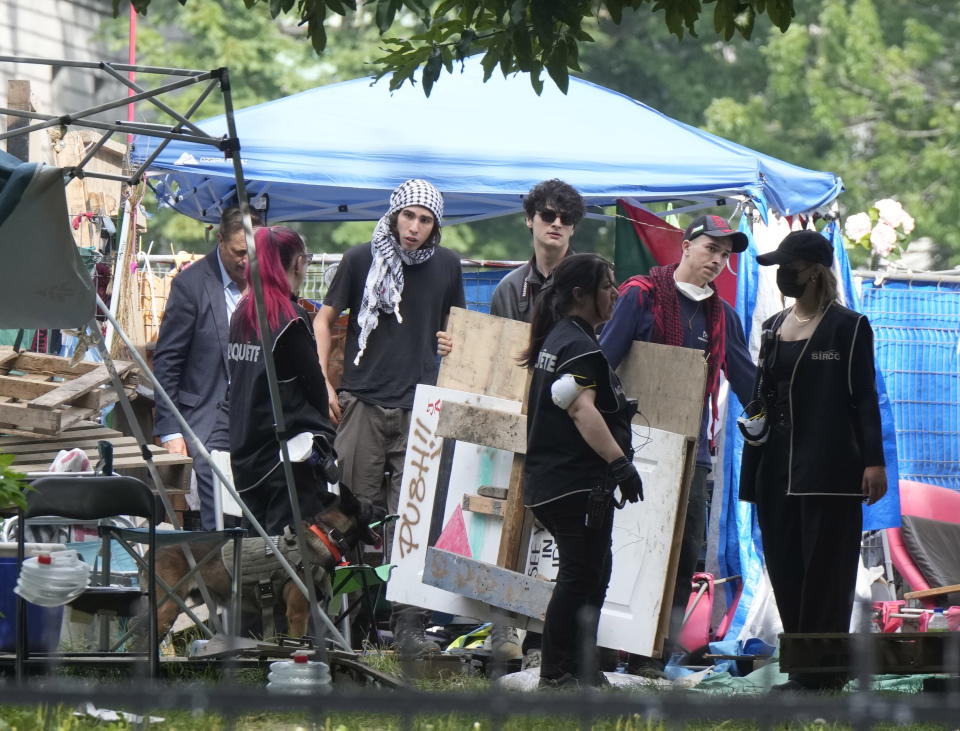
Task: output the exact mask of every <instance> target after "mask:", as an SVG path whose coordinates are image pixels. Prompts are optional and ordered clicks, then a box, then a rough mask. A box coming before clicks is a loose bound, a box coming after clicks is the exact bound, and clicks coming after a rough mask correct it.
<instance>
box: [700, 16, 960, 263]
mask: <svg viewBox="0 0 960 731" xmlns="http://www.w3.org/2000/svg"><path fill="white" fill-rule="evenodd" d="M958 30H960V8H958V7H957V6H956V4H955V3H952V2H931V3H924V4H908V3H905V2H899V1H898V0H823V1H822V2H821V3H819V12H818V13H817V14H816V15H815V16H814V17H811V18H810V19H809V21H808V22H797V23H795V24H794V25H793V27H791V29H790V30H789V31H788V32H787V33H785V34H782V35H781V34H771V35H769V36H768V38H767V39H766V42H765V43H764V45H763V47H762V53H763V55H764V57H765V59H766V66H767V75H766V82H765V83H764V84H762V85H760V86H758V87H757V88H755V89H754V90H753V91H752V92H751V93H750V94H749V95H746V96H745V97H741V98H739V99H737V98H734V97H733V96H728V97H723V98H718V99H716V100H715V101H714V102H713V103H712V104H711V105H710V107H709V108H708V110H707V113H706V119H705V121H706V126H707V127H708V128H709V129H710V130H711V131H712V132H715V133H717V134H720V135H722V136H724V137H728V138H730V139H733V140H735V141H738V142H742V143H744V144H748V145H750V146H751V147H754V148H756V149H759V150H763V151H764V152H767V153H769V154H772V155H775V156H778V157H781V158H783V159H786V160H789V161H791V162H794V163H797V164H800V165H803V166H805V167H811V168H817V169H822V170H832V171H834V172H836V173H838V174H839V175H840V176H841V177H842V178H843V181H844V185H845V187H846V192H845V193H844V195H843V196H841V199H840V202H841V205H842V207H843V210H844V211H859V210H866V209H867V208H869V206H870V205H871V204H872V202H873V201H875V200H878V199H881V198H888V197H892V198H896V199H897V200H899V201H900V202H901V203H902V204H903V205H904V206H905V207H906V208H907V210H909V211H911V212H913V214H914V215H915V216H916V219H917V228H916V229H915V231H914V236H924V235H926V236H930V237H932V238H933V240H934V241H935V242H936V243H937V245H938V248H939V259H940V263H941V264H951V265H952V264H957V263H960V230H958V228H957V226H956V221H957V211H958V210H960V190H958V188H957V186H956V184H955V181H956V180H957V179H958V176H960V155H958V154H957V151H958V146H960V117H958V115H957V102H956V78H957V71H958V67H957V64H958V62H957V59H958V55H957V52H958V51H960V48H958V44H960V41H958V36H957V32H958Z"/></svg>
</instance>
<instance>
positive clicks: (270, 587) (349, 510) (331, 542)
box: [138, 485, 384, 639]
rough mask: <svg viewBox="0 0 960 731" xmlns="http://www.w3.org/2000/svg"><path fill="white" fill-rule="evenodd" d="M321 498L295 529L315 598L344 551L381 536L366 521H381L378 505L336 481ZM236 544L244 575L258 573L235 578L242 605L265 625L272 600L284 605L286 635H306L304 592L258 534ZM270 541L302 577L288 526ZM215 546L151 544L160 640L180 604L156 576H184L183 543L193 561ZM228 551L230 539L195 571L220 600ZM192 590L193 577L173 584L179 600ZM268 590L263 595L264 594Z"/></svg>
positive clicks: (226, 583)
mask: <svg viewBox="0 0 960 731" xmlns="http://www.w3.org/2000/svg"><path fill="white" fill-rule="evenodd" d="M325 503H326V504H325V506H324V508H323V509H322V510H321V511H320V512H318V513H317V514H316V515H314V516H312V517H310V518H308V519H305V520H304V521H303V524H302V525H301V530H300V535H301V536H302V537H303V539H304V541H305V542H306V549H307V550H308V551H312V552H313V554H314V557H313V559H312V562H313V563H314V565H315V566H316V567H317V568H318V569H319V571H318V573H315V574H314V576H313V581H314V585H315V586H316V587H317V593H318V597H320V596H323V595H324V594H325V593H327V594H328V592H329V576H330V575H332V573H333V570H334V569H335V568H336V566H337V565H338V564H340V563H341V561H342V560H343V558H344V554H346V553H347V552H348V551H350V550H352V549H353V548H355V547H356V546H357V545H358V544H359V543H366V544H368V545H377V544H379V543H380V541H381V540H382V538H381V536H380V535H379V534H378V533H377V532H376V531H375V530H374V529H372V528H370V527H369V526H370V524H371V523H373V522H374V521H376V520H378V519H379V520H382V519H383V517H384V514H383V511H382V510H379V509H378V508H375V507H374V506H372V505H370V504H369V503H367V502H366V501H361V500H358V499H357V498H356V497H354V495H353V494H352V493H351V492H350V490H349V489H348V488H347V487H346V486H344V485H341V486H340V494H339V495H336V494H335V493H326V494H325ZM241 543H242V544H243V558H244V564H243V566H242V569H241V570H242V572H243V574H244V576H245V577H246V575H248V574H249V573H250V569H254V570H255V571H256V573H257V575H258V576H259V577H260V579H259V580H256V579H257V576H254V579H255V580H254V581H253V582H252V583H251V582H250V581H247V582H245V581H244V578H243V577H242V578H241V589H242V607H243V609H244V610H247V611H249V610H251V609H254V610H257V611H262V614H263V616H264V618H265V624H267V623H268V619H269V620H270V622H269V623H270V624H272V604H273V603H274V602H276V603H278V604H280V605H281V607H282V608H283V609H284V613H285V616H286V619H287V634H288V635H289V636H291V637H303V636H304V635H306V634H307V623H308V620H309V617H310V607H309V603H308V600H307V597H305V596H304V595H303V592H301V591H300V589H299V588H298V587H297V586H296V584H294V582H293V581H292V580H291V579H290V577H289V575H288V574H287V573H286V571H285V570H284V569H283V567H282V566H281V565H280V562H279V561H278V560H277V559H276V557H275V556H274V555H272V551H270V550H268V549H267V548H266V543H265V541H264V539H263V538H260V537H259V536H258V537H255V538H244V539H242V540H241ZM271 544H272V545H274V546H276V547H278V549H279V550H281V552H282V553H283V554H284V555H285V557H287V560H288V561H289V562H290V564H291V565H292V566H293V567H294V568H295V569H296V570H297V573H298V575H299V576H300V578H301V579H303V580H304V581H306V580H307V579H306V575H305V571H304V562H303V561H301V559H300V557H299V553H298V550H297V548H296V539H295V536H294V535H293V533H292V532H291V531H290V529H289V527H288V529H287V531H286V532H285V534H284V535H283V536H276V537H274V538H273V539H272V540H271ZM216 546H217V541H209V540H207V541H195V542H191V543H185V544H181V545H175V546H164V547H161V548H158V549H157V559H156V574H157V579H158V582H157V595H158V599H159V602H158V606H157V636H158V638H160V639H162V638H163V637H165V636H166V634H167V632H169V631H170V628H171V627H172V626H173V623H174V622H175V621H176V619H177V617H178V616H179V615H180V612H181V608H180V606H179V605H178V604H177V603H176V602H175V601H173V600H172V599H170V598H169V597H167V596H166V595H165V593H164V590H163V586H162V584H160V582H159V580H160V579H162V580H163V581H164V582H166V583H167V585H169V586H171V587H173V586H176V585H177V583H178V582H179V581H181V579H183V577H185V576H186V575H187V573H188V572H189V568H190V567H189V565H188V563H187V559H186V556H185V555H184V548H186V549H187V550H189V551H190V553H191V554H192V555H193V558H194V560H195V562H197V563H199V562H200V561H201V559H203V557H204V556H206V555H207V554H208V553H210V551H211V550H215V549H216ZM232 556H233V543H232V542H230V543H228V544H226V545H225V546H224V547H223V548H222V549H221V551H220V554H219V556H214V557H213V558H212V559H210V560H208V561H207V562H206V563H204V564H203V565H202V566H201V567H200V570H199V572H198V573H199V574H200V576H202V577H203V581H204V583H205V584H206V586H207V589H208V590H209V592H210V595H211V597H212V598H213V599H214V600H215V601H217V602H218V603H220V604H221V605H223V604H226V603H227V602H229V600H230V593H231V587H232V583H233V579H232V575H231V572H232V570H233V560H232ZM249 556H254V557H255V559H254V560H253V561H252V562H248V561H247V559H248V557H249ZM248 563H253V564H255V566H251V567H249V568H248ZM266 577H269V578H266ZM146 585H147V576H146V572H145V570H142V571H141V572H140V586H146ZM265 586H266V587H267V588H265ZM325 589H326V591H325ZM196 591H198V582H197V581H196V577H195V576H194V577H191V580H190V581H188V582H184V584H183V585H182V586H179V587H177V590H176V593H177V595H178V596H180V598H181V599H186V597H187V596H188V595H190V594H191V593H195V592H196ZM268 594H269V597H268V599H265V597H267V595H268ZM328 598H329V597H328ZM143 619H144V618H140V620H141V621H140V622H138V624H139V625H140V626H141V627H142V628H145V627H146V622H144V621H142V620H143ZM263 631H264V634H265V635H267V634H269V632H268V628H267V627H266V626H265V627H264V628H263Z"/></svg>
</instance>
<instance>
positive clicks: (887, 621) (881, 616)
mask: <svg viewBox="0 0 960 731" xmlns="http://www.w3.org/2000/svg"><path fill="white" fill-rule="evenodd" d="M905 604H906V602H905V601H903V600H902V599H898V600H896V601H887V602H874V603H873V611H874V616H875V617H876V618H877V619H878V620H879V623H878V627H879V628H880V631H881V632H896V631H897V630H898V629H900V628H901V627H902V626H903V619H902V618H901V617H891V616H890V615H891V614H899V613H900V610H901V609H902V608H903V607H904V605H905Z"/></svg>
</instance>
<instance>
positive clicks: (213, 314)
mask: <svg viewBox="0 0 960 731" xmlns="http://www.w3.org/2000/svg"><path fill="white" fill-rule="evenodd" d="M253 225H254V226H258V225H260V222H259V220H257V218H256V216H255V215H254V221H253ZM217 240H218V245H217V247H216V248H215V249H214V250H213V251H211V252H210V253H209V254H207V255H206V256H205V257H204V258H203V259H201V260H200V261H198V262H195V263H194V264H192V265H190V266H189V267H187V268H186V269H184V270H183V271H182V272H180V274H178V275H177V276H176V277H174V279H173V285H172V286H171V288H170V297H169V298H168V299H167V306H166V309H165V310H164V314H163V322H161V324H160V334H159V335H158V337H157V348H156V351H155V353H154V356H153V373H154V375H155V376H156V378H157V381H158V382H159V383H160V385H161V386H163V389H164V390H165V391H166V392H167V394H168V395H169V396H170V398H171V400H172V401H173V402H174V403H175V404H176V405H177V409H178V410H179V411H180V413H181V414H183V418H184V419H186V421H187V423H188V424H189V425H190V428H191V429H193V431H194V432H196V434H197V437H198V438H199V439H200V441H201V442H203V444H204V446H207V448H208V449H209V448H210V447H209V446H208V441H209V439H210V436H211V434H212V433H213V431H214V426H215V425H216V422H217V411H218V409H217V405H218V404H219V403H220V402H221V401H222V400H223V398H224V396H225V395H226V391H227V383H228V375H227V374H228V370H227V340H228V335H229V332H230V317H231V315H233V310H234V309H235V308H236V306H237V302H239V301H240V297H241V295H242V294H243V288H244V287H245V286H246V279H245V277H246V268H247V242H246V237H245V236H244V232H243V217H242V215H241V213H240V209H239V208H235V207H234V208H228V209H227V210H225V211H224V212H223V216H222V217H221V218H220V231H219V232H218V233H217ZM154 433H155V434H156V435H157V436H159V437H160V441H161V443H162V444H163V446H164V447H165V448H166V449H167V450H168V451H169V452H173V453H175V454H183V455H189V456H193V455H190V449H189V448H188V446H187V443H186V441H185V440H184V438H183V434H181V432H180V425H179V424H178V423H177V421H176V420H175V418H174V416H173V413H171V411H170V409H169V408H167V406H166V404H164V403H163V402H162V401H160V400H158V401H157V417H156V421H155V422H154ZM193 470H194V473H195V475H196V478H197V494H198V497H199V500H200V521H201V526H202V528H203V529H204V530H212V529H213V528H214V527H215V523H216V515H215V512H214V499H213V473H212V472H211V470H210V466H209V465H208V464H207V463H206V461H205V460H203V459H202V458H201V459H197V460H196V461H194V463H193Z"/></svg>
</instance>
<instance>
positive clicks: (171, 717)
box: [0, 707, 946, 731]
mask: <svg viewBox="0 0 960 731" xmlns="http://www.w3.org/2000/svg"><path fill="white" fill-rule="evenodd" d="M154 715H159V716H162V717H163V719H164V721H163V723H161V724H157V725H156V726H154V728H162V729H164V730H165V731H166V730H170V731H221V729H225V728H226V724H225V722H224V719H223V718H222V717H221V716H217V715H214V714H206V713H204V714H193V713H188V712H183V711H173V712H168V713H158V714H154ZM233 727H234V728H235V729H237V730H238V731H400V729H404V728H410V729H412V731H490V729H491V728H492V726H491V723H490V721H489V720H488V719H486V718H482V717H478V716H477V715H476V714H470V713H461V714H452V715H447V716H437V715H426V714H425V715H423V716H420V717H417V718H415V719H414V720H413V721H412V723H411V724H410V726H404V725H403V724H402V723H401V721H400V719H399V718H394V717H390V716H384V715H378V714H337V715H333V716H330V717H327V718H324V719H322V720H319V719H318V720H315V721H314V720H311V719H310V718H309V717H307V716H305V715H302V714H293V713H289V714H280V713H260V714H246V715H244V716H242V717H240V718H237V719H235V721H234V726H233ZM135 728H138V726H136V725H134V724H130V723H127V722H123V721H120V722H116V723H105V722H102V721H96V720H94V719H91V718H85V717H79V716H75V715H73V711H72V710H71V709H68V708H64V707H50V708H29V709H10V708H0V731H13V730H16V731H33V730H34V729H45V730H47V731H54V730H55V731H81V730H84V729H116V730H117V731H121V730H126V729H131V730H132V729H135ZM501 728H502V729H503V730H504V731H578V730H579V729H580V725H579V722H578V721H576V720H574V719H570V720H566V719H558V718H517V719H512V720H509V721H507V722H506V723H504V725H503V726H501ZM591 728H592V729H595V731H668V729H671V728H673V727H672V726H670V725H668V724H666V723H662V722H651V721H648V720H646V719H644V718H641V717H639V716H633V717H623V718H617V719H609V720H602V721H598V722H596V723H595V724H594V725H593V726H592V727H591ZM685 728H686V729H688V730H689V731H709V730H712V729H722V730H723V731H754V730H756V731H759V729H760V728H761V727H760V726H759V725H757V724H751V723H739V722H732V721H723V722H719V723H718V722H709V721H705V722H702V723H691V724H688V725H686V726H685ZM773 728H774V729H777V730H778V731H828V730H829V731H841V730H846V729H850V728H851V727H850V726H844V725H840V724H830V723H804V724H781V725H777V726H774V727H773ZM875 728H877V729H880V730H884V729H886V730H889V731H893V730H894V729H897V730H900V729H911V730H912V731H940V730H941V729H945V728H946V727H943V726H934V725H920V724H915V725H912V726H897V725H894V724H884V725H881V726H877V727H875Z"/></svg>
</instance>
